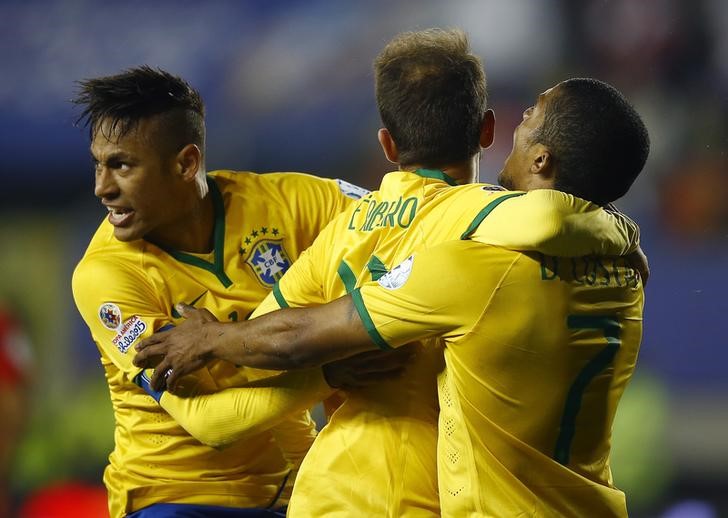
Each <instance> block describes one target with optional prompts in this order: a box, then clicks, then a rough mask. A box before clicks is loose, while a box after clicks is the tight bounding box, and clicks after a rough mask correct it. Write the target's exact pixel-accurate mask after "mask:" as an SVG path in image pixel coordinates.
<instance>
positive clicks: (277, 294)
mask: <svg viewBox="0 0 728 518" xmlns="http://www.w3.org/2000/svg"><path fill="white" fill-rule="evenodd" d="M273 297H274V298H275V299H276V302H277V303H278V305H279V306H280V307H282V308H288V307H290V305H289V304H288V301H286V298H285V297H284V296H283V293H281V287H280V286H279V285H278V283H277V282H276V283H275V284H274V285H273Z"/></svg>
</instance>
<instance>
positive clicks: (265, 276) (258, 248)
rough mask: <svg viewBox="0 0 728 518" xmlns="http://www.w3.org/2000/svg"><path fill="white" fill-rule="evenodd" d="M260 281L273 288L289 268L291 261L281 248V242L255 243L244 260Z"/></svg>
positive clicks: (263, 241) (264, 240) (267, 240)
mask: <svg viewBox="0 0 728 518" xmlns="http://www.w3.org/2000/svg"><path fill="white" fill-rule="evenodd" d="M245 262H246V263H248V265H250V267H251V268H252V269H253V271H254V272H255V274H256V275H257V276H258V279H260V282H262V283H263V284H265V285H266V286H268V287H269V288H271V287H273V285H274V284H275V283H276V281H277V280H278V279H280V278H281V277H283V274H284V273H286V270H288V268H290V267H291V259H290V258H289V257H288V254H287V253H286V250H285V249H284V248H283V241H282V240H273V239H263V240H261V241H258V242H257V243H255V245H254V246H253V248H252V249H251V251H250V254H249V255H248V258H247V259H246V260H245Z"/></svg>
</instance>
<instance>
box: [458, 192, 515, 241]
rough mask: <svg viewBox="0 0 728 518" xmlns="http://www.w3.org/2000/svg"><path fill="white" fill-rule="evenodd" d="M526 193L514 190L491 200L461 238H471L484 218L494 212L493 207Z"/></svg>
mask: <svg viewBox="0 0 728 518" xmlns="http://www.w3.org/2000/svg"><path fill="white" fill-rule="evenodd" d="M524 194H526V193H525V192H513V193H510V194H505V195H503V196H501V197H500V198H496V199H495V200H493V201H491V202H490V203H489V204H488V205H486V206H485V207H483V208H482V209H481V210H480V212H478V215H477V216H475V219H473V221H472V222H471V223H470V226H468V229H467V230H466V231H465V232H463V235H461V236H460V239H470V236H471V235H472V234H473V232H475V229H477V228H478V227H479V226H480V224H481V223H482V222H483V220H484V219H485V218H486V217H488V214H490V213H491V212H493V209H495V208H496V207H497V206H498V205H500V204H501V203H503V202H504V201H506V200H508V199H510V198H515V197H517V196H523V195H524Z"/></svg>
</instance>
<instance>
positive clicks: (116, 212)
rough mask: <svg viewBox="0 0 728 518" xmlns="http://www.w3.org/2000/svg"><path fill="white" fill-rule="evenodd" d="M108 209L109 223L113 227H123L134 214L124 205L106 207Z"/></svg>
mask: <svg viewBox="0 0 728 518" xmlns="http://www.w3.org/2000/svg"><path fill="white" fill-rule="evenodd" d="M107 209H109V223H111V224H112V225H114V226H115V227H123V226H124V225H126V224H127V223H129V221H131V217H132V216H133V215H134V211H133V210H131V209H127V208H124V207H107Z"/></svg>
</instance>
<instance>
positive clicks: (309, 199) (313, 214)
mask: <svg viewBox="0 0 728 518" xmlns="http://www.w3.org/2000/svg"><path fill="white" fill-rule="evenodd" d="M278 179H280V181H281V182H283V183H282V184H281V188H282V192H283V194H284V195H285V196H286V199H287V201H288V204H289V207H290V208H291V211H292V214H291V216H292V217H293V218H294V220H295V221H296V222H297V229H298V232H300V233H301V234H302V237H303V238H307V239H309V240H308V241H307V243H311V242H312V241H313V239H314V238H315V237H316V236H317V235H318V234H319V233H320V232H321V231H322V230H323V229H324V228H325V227H326V225H327V224H328V223H329V222H330V221H331V220H333V219H334V218H336V216H338V215H339V214H340V213H341V212H343V211H344V210H346V209H347V208H348V207H349V206H350V205H351V204H353V203H354V202H355V201H356V200H357V199H358V198H359V197H361V196H363V195H364V194H365V193H367V192H368V191H366V189H362V188H361V187H357V186H355V185H352V184H350V183H348V182H344V181H343V180H331V179H326V178H318V177H316V176H313V175H309V174H304V173H289V174H282V175H278Z"/></svg>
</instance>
